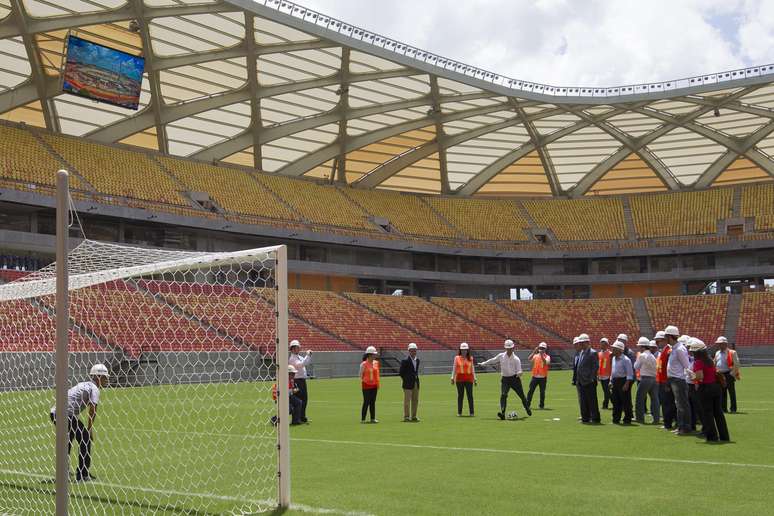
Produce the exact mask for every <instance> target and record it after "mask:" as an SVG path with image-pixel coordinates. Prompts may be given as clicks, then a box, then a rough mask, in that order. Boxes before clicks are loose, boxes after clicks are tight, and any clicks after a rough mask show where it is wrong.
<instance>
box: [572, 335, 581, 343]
mask: <svg viewBox="0 0 774 516" xmlns="http://www.w3.org/2000/svg"><path fill="white" fill-rule="evenodd" d="M578 342H580V341H579V340H578V337H573V338H572V343H573V344H577V343H578Z"/></svg>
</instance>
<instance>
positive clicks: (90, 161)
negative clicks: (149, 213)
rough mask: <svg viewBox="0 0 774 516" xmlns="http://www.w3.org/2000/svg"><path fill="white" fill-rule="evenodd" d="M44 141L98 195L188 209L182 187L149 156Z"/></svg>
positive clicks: (77, 142)
mask: <svg viewBox="0 0 774 516" xmlns="http://www.w3.org/2000/svg"><path fill="white" fill-rule="evenodd" d="M43 139H45V140H46V142H47V143H48V144H49V145H50V146H51V147H52V148H53V149H54V150H55V151H56V152H57V153H59V155H61V156H62V157H63V158H64V159H65V161H67V162H68V163H70V164H71V165H72V166H73V167H75V170H77V171H78V173H80V174H81V175H82V176H83V177H84V178H85V179H86V180H87V181H88V182H89V183H91V184H92V185H93V186H94V188H96V189H97V191H98V192H101V193H106V194H109V195H120V196H124V197H133V198H135V199H141V200H145V201H154V202H160V203H166V204H177V205H181V206H187V205H188V203H187V202H186V200H185V199H183V198H182V197H181V196H180V193H179V190H180V187H179V186H178V185H176V184H175V182H174V181H172V179H170V178H169V177H168V176H167V175H166V174H165V173H164V171H163V170H161V168H159V166H158V165H157V164H156V163H155V162H154V161H153V160H152V159H150V158H149V157H148V156H147V155H146V154H144V153H141V152H132V151H130V150H126V149H119V148H115V147H106V146H104V145H97V144H93V143H88V142H86V141H84V140H83V139H76V138H69V137H65V136H56V135H51V134H43Z"/></svg>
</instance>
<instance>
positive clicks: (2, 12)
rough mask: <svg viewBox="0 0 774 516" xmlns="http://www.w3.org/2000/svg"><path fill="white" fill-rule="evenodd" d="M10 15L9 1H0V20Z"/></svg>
mask: <svg viewBox="0 0 774 516" xmlns="http://www.w3.org/2000/svg"><path fill="white" fill-rule="evenodd" d="M10 14H11V0H0V20H4V19H5V18H6V17H8V16H9V15H10Z"/></svg>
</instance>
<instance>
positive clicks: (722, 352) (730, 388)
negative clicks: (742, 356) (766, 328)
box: [715, 336, 742, 414]
mask: <svg viewBox="0 0 774 516" xmlns="http://www.w3.org/2000/svg"><path fill="white" fill-rule="evenodd" d="M715 344H717V345H718V350H717V352H715V367H716V368H717V371H718V372H719V373H721V374H722V375H723V376H725V378H726V385H725V386H723V395H722V397H721V405H722V407H723V412H728V408H729V407H728V402H729V400H730V401H731V413H732V414H735V413H736V385H735V384H736V382H738V381H739V380H741V379H742V376H741V374H740V373H739V356H738V355H737V354H736V350H733V349H731V348H729V347H728V339H727V338H725V337H723V336H721V337H718V338H717V339H716V340H715Z"/></svg>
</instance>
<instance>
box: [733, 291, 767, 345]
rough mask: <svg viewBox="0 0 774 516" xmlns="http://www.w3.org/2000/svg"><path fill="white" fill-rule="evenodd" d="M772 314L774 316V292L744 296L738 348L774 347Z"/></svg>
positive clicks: (746, 294)
mask: <svg viewBox="0 0 774 516" xmlns="http://www.w3.org/2000/svg"><path fill="white" fill-rule="evenodd" d="M772 314H774V292H747V293H745V294H743V295H742V309H741V311H740V313H739V326H738V329H737V332H736V344H737V345H738V346H771V345H774V324H772V321H773V318H772Z"/></svg>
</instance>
